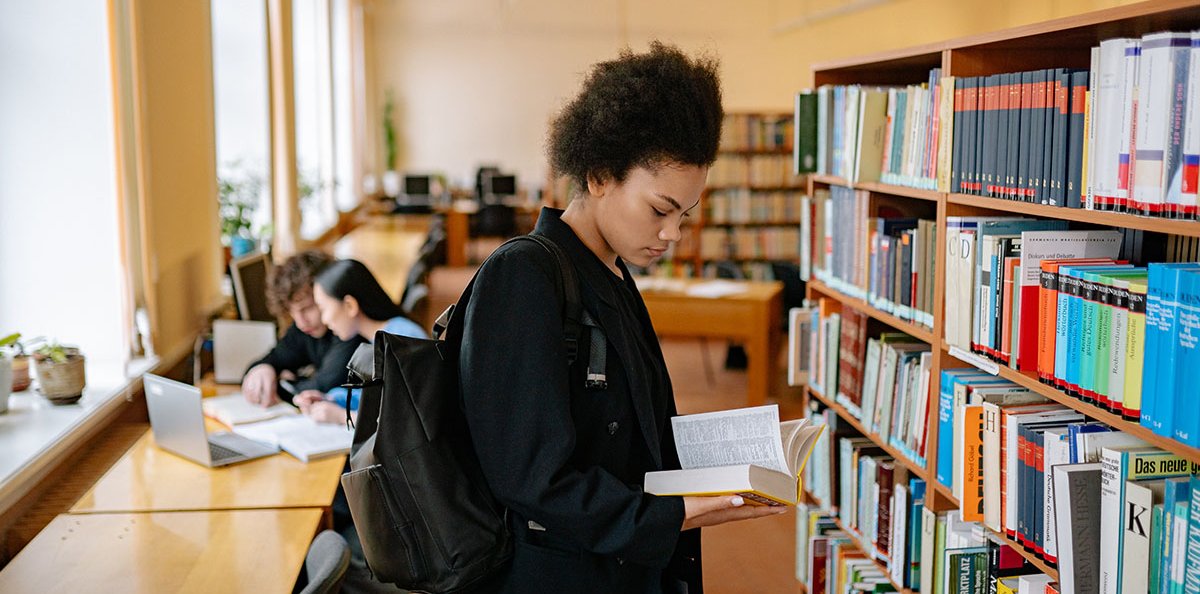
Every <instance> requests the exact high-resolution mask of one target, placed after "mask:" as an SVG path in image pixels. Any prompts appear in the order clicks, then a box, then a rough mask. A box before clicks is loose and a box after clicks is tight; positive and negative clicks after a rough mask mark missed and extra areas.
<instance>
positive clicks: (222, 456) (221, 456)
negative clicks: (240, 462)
mask: <svg viewBox="0 0 1200 594" xmlns="http://www.w3.org/2000/svg"><path fill="white" fill-rule="evenodd" d="M208 453H209V455H210V456H212V461H213V462H221V461H223V460H228V459H230V458H238V457H241V456H243V455H244V454H242V453H241V452H239V451H237V450H231V449H229V448H227V447H224V446H219V445H217V444H215V443H213V442H211V441H210V442H208Z"/></svg>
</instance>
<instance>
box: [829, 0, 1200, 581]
mask: <svg viewBox="0 0 1200 594" xmlns="http://www.w3.org/2000/svg"><path fill="white" fill-rule="evenodd" d="M1198 28H1200V0H1155V1H1150V2H1142V3H1138V4H1129V5H1125V6H1118V7H1115V8H1111V9H1105V10H1100V11H1096V12H1092V13H1087V14H1082V15H1077V16H1072V17H1067V18H1061V19H1055V20H1052V21H1047V22H1043V23H1036V24H1032V25H1027V26H1022V27H1017V28H1013V29H1009V30H1005V31H998V32H992V33H986V34H981V35H975V36H970V37H965V38H961V39H956V40H950V41H946V42H941V43H934V44H928V45H924V46H920V47H915V48H908V49H901V50H894V51H888V52H884V53H878V54H874V55H870V56H865V57H861V58H851V59H841V60H837V61H834V62H826V63H822V64H817V65H815V66H814V76H813V80H814V85H815V86H821V85H826V84H832V85H848V84H862V85H900V86H903V85H909V84H921V83H923V82H926V81H928V78H929V72H930V70H931V69H933V68H941V69H942V76H954V77H974V76H987V75H994V74H1003V73H1010V72H1020V71H1026V70H1037V69H1045V68H1085V69H1086V68H1088V66H1089V63H1090V53H1091V48H1092V47H1093V46H1095V45H1098V44H1099V42H1100V41H1102V40H1106V39H1112V38H1116V37H1124V36H1129V37H1139V36H1141V35H1144V34H1147V33H1153V32H1157V31H1166V30H1170V31H1191V30H1195V29H1198ZM834 185H836V186H843V187H849V188H853V189H856V190H863V191H866V192H869V193H870V194H871V201H872V204H874V203H875V202H876V200H877V199H880V198H882V199H884V200H888V201H892V202H897V201H907V204H910V205H911V206H912V208H913V210H914V211H915V212H923V213H928V212H930V211H931V209H936V214H937V217H936V220H937V223H936V227H935V228H936V229H937V237H936V247H935V249H936V254H938V256H939V257H938V258H937V262H936V272H935V278H934V297H933V310H932V311H933V313H934V320H933V321H934V324H933V328H932V329H928V328H924V327H922V326H920V325H918V324H914V323H912V322H909V321H906V320H902V319H900V318H898V317H896V316H894V315H892V314H889V313H887V312H884V311H881V310H879V309H878V308H876V307H873V306H871V305H870V304H869V303H867V302H866V301H864V300H862V299H856V298H853V297H850V296H847V295H845V294H842V293H841V292H839V291H837V290H835V289H833V288H832V287H830V286H828V285H827V284H825V283H822V282H820V281H817V280H815V279H814V280H810V281H809V282H808V288H807V291H808V296H809V298H817V297H825V298H830V299H833V300H835V301H837V302H839V303H841V304H842V305H845V306H848V307H851V308H854V309H856V310H859V311H861V312H863V313H865V314H867V315H868V316H869V317H870V318H871V319H874V320H876V321H878V322H881V323H883V324H885V325H887V326H890V327H891V328H894V329H896V330H899V331H902V332H905V333H907V334H909V335H911V336H913V337H914V338H917V339H919V340H922V341H925V342H928V343H929V344H930V345H931V346H932V347H933V350H934V357H933V362H932V369H931V371H930V382H929V390H930V398H931V402H930V404H931V405H930V409H931V410H930V418H929V419H927V427H928V431H929V436H928V438H927V440H926V444H927V446H926V447H927V451H926V465H925V467H924V470H920V469H919V470H918V471H917V472H915V476H918V477H922V478H924V479H925V480H926V493H927V495H926V506H927V507H929V508H930V509H933V510H935V511H945V510H947V509H955V508H958V507H960V502H959V501H958V500H957V499H956V498H954V496H953V494H952V492H951V490H950V489H948V488H946V487H944V486H942V485H941V484H940V483H938V482H937V480H936V477H935V476H934V472H933V470H932V469H935V468H937V449H938V448H937V443H938V440H939V436H938V435H937V433H938V423H937V406H936V402H937V397H938V394H939V393H940V386H939V383H940V380H941V371H942V369H944V368H950V367H964V366H971V365H975V366H977V367H979V368H980V369H985V368H990V367H991V366H989V365H983V364H977V363H976V362H975V361H965V360H961V359H958V358H956V357H954V356H952V355H951V354H950V350H949V347H948V345H947V344H946V343H945V341H944V340H943V339H942V337H943V336H944V335H945V316H944V313H943V310H944V309H945V308H950V307H954V305H955V304H950V303H946V284H947V283H946V278H945V275H946V271H945V262H944V258H942V257H941V256H942V255H943V254H946V237H945V236H946V232H945V231H946V219H947V217H952V216H976V215H996V214H1012V215H1018V216H1029V217H1035V218H1040V219H1049V220H1062V221H1070V222H1073V223H1079V224H1082V225H1080V226H1082V227H1088V226H1106V227H1115V228H1126V229H1136V230H1141V231H1146V232H1152V233H1163V234H1169V235H1179V236H1185V237H1200V222H1198V221H1185V220H1174V219H1166V218H1153V217H1145V216H1139V215H1133V214H1124V213H1117V212H1108V211H1097V210H1086V209H1076V208H1065V207H1056V206H1049V205H1043V204H1034V203H1028V202H1020V201H1014V200H1005V199H999V198H991V197H982V196H974V195H966V194H959V193H950V192H938V191H931V190H925V189H918V188H909V187H903V186H897V185H892V184H883V183H852V182H850V181H849V180H848V179H846V178H844V177H839V176H832V175H810V176H809V188H808V191H809V193H810V195H811V194H812V193H813V192H814V190H815V189H817V188H822V187H826V186H834ZM868 216H870V215H868ZM922 218H928V217H922ZM812 253H813V254H814V257H815V255H816V254H818V253H820V252H818V251H815V250H814V251H813V252H812ZM995 374H996V375H997V376H999V377H1001V378H1004V379H1007V380H1009V381H1012V382H1014V383H1016V384H1018V385H1020V386H1023V387H1026V388H1028V389H1029V390H1031V391H1033V392H1036V393H1038V394H1041V395H1043V396H1045V397H1046V398H1048V399H1049V400H1052V401H1054V402H1057V403H1060V404H1062V405H1064V406H1066V407H1069V408H1071V409H1073V410H1076V411H1079V412H1081V413H1083V414H1084V415H1085V416H1087V417H1088V418H1090V419H1094V420H1097V421H1101V422H1103V423H1106V424H1108V425H1110V426H1112V427H1114V428H1115V429H1117V430H1120V431H1123V432H1126V433H1129V434H1132V435H1135V436H1137V437H1139V438H1141V439H1143V440H1145V441H1146V442H1148V443H1150V444H1152V445H1154V446H1156V447H1158V448H1161V449H1163V450H1166V451H1169V452H1172V453H1175V454H1177V455H1180V456H1183V457H1185V458H1187V459H1188V460H1191V461H1192V462H1195V463H1200V448H1194V447H1191V446H1188V445H1186V444H1183V443H1181V442H1179V441H1176V440H1175V439H1172V438H1169V437H1163V436H1161V435H1157V434H1154V433H1153V432H1152V431H1150V430H1149V429H1147V428H1145V427H1142V426H1141V425H1140V424H1139V423H1138V422H1137V421H1130V420H1126V419H1124V418H1122V417H1121V416H1120V415H1117V414H1113V413H1112V412H1110V411H1108V410H1105V409H1103V408H1100V407H1097V406H1094V405H1092V404H1089V403H1085V402H1083V401H1081V400H1078V399H1076V398H1074V397H1072V396H1070V395H1068V394H1066V393H1064V392H1062V391H1060V390H1057V389H1055V388H1054V387H1052V386H1048V385H1046V384H1043V383H1042V382H1040V381H1039V380H1038V378H1037V377H1036V374H1033V373H1028V372H1020V371H1017V370H1014V369H1011V368H1009V367H1006V366H1003V365H1001V366H999V369H998V370H995ZM1188 388H1192V386H1188ZM805 394H806V396H807V397H811V398H814V399H816V400H818V401H820V402H821V403H822V405H824V406H826V407H828V408H832V409H834V411H835V412H836V414H838V415H839V416H841V417H842V418H843V419H844V420H846V421H847V423H849V425H850V426H852V427H854V428H855V429H856V430H858V431H859V432H860V433H862V435H863V436H865V437H868V438H870V439H871V440H873V441H874V442H875V443H876V444H877V445H878V446H880V447H881V448H883V449H884V450H885V451H887V452H888V453H889V454H890V455H892V456H893V457H894V458H896V460H897V461H900V462H901V463H902V464H904V465H905V466H916V465H914V464H912V463H911V461H908V460H907V458H905V457H904V456H903V455H901V454H900V452H896V451H894V449H893V448H891V447H890V446H889V444H887V443H885V442H884V440H882V439H880V437H879V436H878V435H875V434H873V433H871V432H869V431H866V430H865V427H863V426H862V424H861V423H860V422H858V420H857V419H855V418H853V417H852V416H851V415H850V414H849V412H848V411H847V410H846V409H845V408H844V407H842V406H840V405H838V404H837V403H836V402H835V401H833V399H831V398H828V397H826V396H824V395H822V394H820V393H818V392H816V391H814V390H807V391H806V392H805ZM945 437H948V436H945ZM832 470H833V472H834V474H835V477H834V478H832V479H831V480H835V481H836V480H837V479H836V473H837V471H838V469H837V468H836V467H835V468H833V469H832ZM835 503H836V502H835ZM917 528H918V529H919V527H917ZM909 529H910V530H911V529H913V527H911V526H910V527H909ZM999 536H1000V537H1001V539H1002V540H1004V541H1005V542H1007V543H1008V544H1009V545H1010V546H1012V548H1013V549H1014V550H1016V551H1018V552H1019V553H1021V554H1022V555H1024V556H1025V557H1026V558H1028V559H1029V560H1030V562H1031V563H1033V564H1034V565H1035V566H1036V567H1037V568H1038V569H1039V570H1041V571H1043V572H1045V573H1046V574H1047V575H1049V576H1051V578H1052V579H1055V580H1057V579H1058V572H1057V571H1055V568H1054V567H1052V566H1051V565H1050V564H1048V563H1046V562H1045V561H1044V560H1043V559H1041V558H1039V557H1037V555H1035V554H1034V553H1032V552H1030V551H1028V550H1026V549H1025V548H1024V547H1022V546H1021V545H1019V544H1018V543H1015V542H1012V541H1011V540H1010V539H1008V538H1007V537H1006V536H1004V535H999Z"/></svg>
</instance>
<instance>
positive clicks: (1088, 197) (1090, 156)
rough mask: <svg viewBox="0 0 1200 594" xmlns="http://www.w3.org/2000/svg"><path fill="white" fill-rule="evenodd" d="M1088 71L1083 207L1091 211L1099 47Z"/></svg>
mask: <svg viewBox="0 0 1200 594" xmlns="http://www.w3.org/2000/svg"><path fill="white" fill-rule="evenodd" d="M1090 65H1091V66H1090V69H1089V70H1088V90H1087V92H1088V94H1087V97H1088V98H1087V114H1086V115H1085V116H1084V120H1085V121H1086V122H1087V129H1086V130H1085V131H1084V134H1086V135H1087V137H1086V138H1085V139H1084V145H1083V154H1084V164H1083V173H1084V180H1083V182H1084V196H1083V207H1084V208H1086V209H1088V210H1092V209H1094V208H1095V200H1096V194H1095V183H1094V178H1095V174H1096V98H1097V97H1098V95H1097V94H1096V89H1097V81H1098V79H1099V76H1100V47H1099V46H1097V47H1093V48H1092V58H1091V63H1090Z"/></svg>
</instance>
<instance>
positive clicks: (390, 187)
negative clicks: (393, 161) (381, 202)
mask: <svg viewBox="0 0 1200 594" xmlns="http://www.w3.org/2000/svg"><path fill="white" fill-rule="evenodd" d="M383 195H384V196H387V197H388V198H395V197H396V196H399V195H400V174H399V173H397V172H395V171H385V172H383Z"/></svg>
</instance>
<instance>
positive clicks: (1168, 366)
mask: <svg viewBox="0 0 1200 594" xmlns="http://www.w3.org/2000/svg"><path fill="white" fill-rule="evenodd" d="M1197 266H1200V265H1197V264H1194V263H1192V264H1181V265H1179V266H1171V267H1168V268H1166V270H1165V271H1164V272H1163V274H1162V276H1161V277H1160V278H1161V279H1162V285H1161V286H1160V287H1159V293H1158V295H1159V302H1158V335H1157V337H1158V341H1159V342H1158V351H1157V360H1152V359H1146V361H1145V363H1144V369H1145V370H1146V371H1144V372H1143V376H1144V375H1145V374H1146V373H1149V374H1150V375H1157V376H1158V382H1157V383H1158V385H1157V387H1156V388H1155V391H1154V392H1146V391H1144V390H1143V391H1142V398H1143V400H1144V399H1145V398H1146V397H1149V398H1150V400H1154V401H1157V402H1155V404H1154V412H1155V415H1157V416H1158V418H1160V419H1161V422H1156V423H1155V426H1154V427H1152V429H1153V430H1154V432H1155V433H1157V434H1159V435H1162V436H1164V437H1175V425H1176V424H1177V423H1179V422H1180V419H1179V418H1177V417H1176V407H1175V402H1176V398H1177V397H1180V396H1181V395H1178V394H1177V392H1178V391H1179V388H1178V386H1180V385H1181V384H1179V383H1178V382H1177V381H1176V380H1177V377H1176V371H1175V370H1176V364H1175V362H1176V359H1177V358H1178V355H1179V348H1178V347H1177V346H1176V345H1177V344H1178V341H1179V303H1178V300H1179V283H1180V280H1181V279H1182V278H1183V272H1184V270H1187V269H1191V268H1194V267H1197ZM1194 406H1195V405H1194V403H1192V406H1191V407H1189V408H1193V407H1194Z"/></svg>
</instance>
